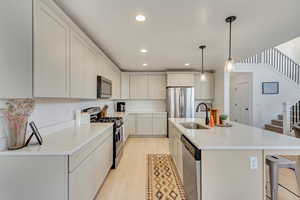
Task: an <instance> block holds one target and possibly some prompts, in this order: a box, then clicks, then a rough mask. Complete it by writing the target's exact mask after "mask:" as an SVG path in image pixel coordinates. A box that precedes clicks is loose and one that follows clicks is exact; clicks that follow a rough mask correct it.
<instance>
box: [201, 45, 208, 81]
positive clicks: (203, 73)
mask: <svg viewBox="0 0 300 200" xmlns="http://www.w3.org/2000/svg"><path fill="white" fill-rule="evenodd" d="M199 48H200V49H201V54H202V69H201V75H200V80H201V81H206V75H205V72H204V56H203V52H204V49H205V48H206V46H205V45H201V46H200V47H199Z"/></svg>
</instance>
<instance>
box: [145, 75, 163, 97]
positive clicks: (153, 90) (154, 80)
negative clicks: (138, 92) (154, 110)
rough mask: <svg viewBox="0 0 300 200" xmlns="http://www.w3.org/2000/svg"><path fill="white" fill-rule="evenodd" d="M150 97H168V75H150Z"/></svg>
mask: <svg viewBox="0 0 300 200" xmlns="http://www.w3.org/2000/svg"><path fill="white" fill-rule="evenodd" d="M148 80H149V81H148V84H149V98H150V99H165V98H166V75H165V74H159V75H149V76H148Z"/></svg>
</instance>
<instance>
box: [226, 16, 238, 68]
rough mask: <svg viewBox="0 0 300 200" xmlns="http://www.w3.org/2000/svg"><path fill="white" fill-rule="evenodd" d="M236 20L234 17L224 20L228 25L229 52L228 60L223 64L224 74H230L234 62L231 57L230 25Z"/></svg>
mask: <svg viewBox="0 0 300 200" xmlns="http://www.w3.org/2000/svg"><path fill="white" fill-rule="evenodd" d="M235 20H236V16H230V17H227V18H226V19H225V21H226V23H229V51H228V60H227V61H226V63H225V72H232V71H233V70H234V61H233V59H232V57H231V24H232V22H234V21H235Z"/></svg>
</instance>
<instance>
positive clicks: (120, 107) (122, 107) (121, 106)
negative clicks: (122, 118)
mask: <svg viewBox="0 0 300 200" xmlns="http://www.w3.org/2000/svg"><path fill="white" fill-rule="evenodd" d="M125 111H126V109H125V102H118V103H117V112H125Z"/></svg>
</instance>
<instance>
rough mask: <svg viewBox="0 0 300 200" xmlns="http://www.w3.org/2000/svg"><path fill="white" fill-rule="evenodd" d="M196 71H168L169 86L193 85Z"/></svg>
mask: <svg viewBox="0 0 300 200" xmlns="http://www.w3.org/2000/svg"><path fill="white" fill-rule="evenodd" d="M194 84H195V83H194V73H192V72H168V73H167V86H168V87H180V86H182V87H193V86H194Z"/></svg>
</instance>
